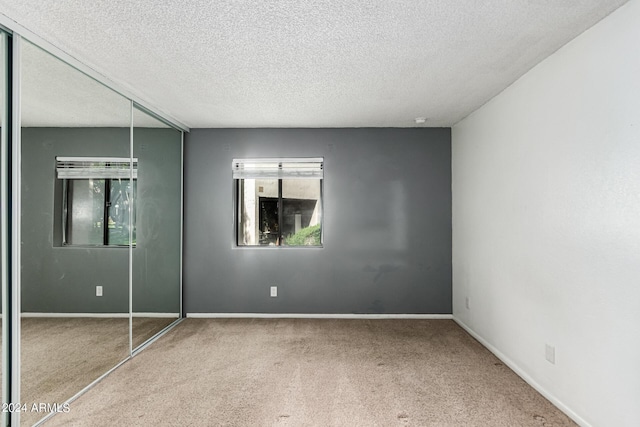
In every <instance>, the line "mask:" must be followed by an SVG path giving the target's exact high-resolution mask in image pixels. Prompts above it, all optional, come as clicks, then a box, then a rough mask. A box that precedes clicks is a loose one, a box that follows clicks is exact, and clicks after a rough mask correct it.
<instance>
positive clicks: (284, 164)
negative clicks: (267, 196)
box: [232, 157, 324, 179]
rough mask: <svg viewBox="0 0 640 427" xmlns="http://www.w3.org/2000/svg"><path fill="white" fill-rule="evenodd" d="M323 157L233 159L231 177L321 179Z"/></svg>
mask: <svg viewBox="0 0 640 427" xmlns="http://www.w3.org/2000/svg"><path fill="white" fill-rule="evenodd" d="M323 164H324V159H323V158H322V157H315V158H286V159H233V163H232V173H233V179H286V178H297V179H322V178H323V177H324V165H323Z"/></svg>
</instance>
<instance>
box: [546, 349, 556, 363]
mask: <svg viewBox="0 0 640 427" xmlns="http://www.w3.org/2000/svg"><path fill="white" fill-rule="evenodd" d="M544 354H545V358H546V359H547V361H548V362H549V363H551V364H553V365H555V364H556V348H555V347H554V346H552V345H549V344H547V345H546V347H545V352H544Z"/></svg>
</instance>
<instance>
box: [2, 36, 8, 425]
mask: <svg viewBox="0 0 640 427" xmlns="http://www.w3.org/2000/svg"><path fill="white" fill-rule="evenodd" d="M7 48H8V36H7V34H6V33H5V32H4V31H2V30H0V158H1V159H2V160H1V166H0V170H1V171H2V176H1V177H0V193H1V194H2V197H1V198H2V200H1V201H0V205H2V210H1V211H0V218H1V221H0V223H1V224H2V226H1V227H0V241H1V242H2V246H1V248H0V254H1V257H2V258H1V261H2V290H1V294H2V296H1V297H0V298H1V301H0V310H1V313H0V315H1V317H0V322H2V323H1V326H0V334H1V339H0V341H1V342H2V366H0V384H1V386H0V387H2V392H1V394H2V403H7V396H8V394H7V391H8V387H9V384H5V383H4V381H5V380H6V379H7V377H8V376H7V375H5V369H7V361H8V357H7V351H8V345H7V343H6V342H5V341H6V339H7V337H8V336H9V334H8V333H7V330H5V329H8V322H7V320H6V319H5V316H6V314H7V312H8V310H7V305H6V304H7V290H8V286H9V270H8V266H9V239H8V234H9V225H8V224H9V223H8V221H9V217H8V214H9V212H8V209H7V206H9V203H8V197H9V191H8V190H9V176H8V174H9V167H8V166H9V164H8V162H9V159H8V153H9V147H8V143H9V134H8V126H7V123H8V114H7V113H8V110H9V105H8V97H7V87H8V82H7V76H8V73H7V66H8V64H9V61H8V56H7V52H8V49H7ZM5 417H6V413H2V417H1V418H0V419H1V420H2V425H7V423H6V421H5Z"/></svg>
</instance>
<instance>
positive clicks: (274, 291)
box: [271, 286, 278, 297]
mask: <svg viewBox="0 0 640 427" xmlns="http://www.w3.org/2000/svg"><path fill="white" fill-rule="evenodd" d="M271 296H272V297H277V296H278V287H277V286H272V287H271Z"/></svg>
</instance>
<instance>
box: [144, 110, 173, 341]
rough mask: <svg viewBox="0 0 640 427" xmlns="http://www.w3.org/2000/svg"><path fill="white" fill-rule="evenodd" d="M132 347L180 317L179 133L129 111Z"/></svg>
mask: <svg viewBox="0 0 640 427" xmlns="http://www.w3.org/2000/svg"><path fill="white" fill-rule="evenodd" d="M133 155H134V157H135V158H137V159H138V180H137V187H136V190H137V191H136V206H137V210H136V247H135V248H134V249H133V283H132V295H133V297H132V304H133V329H132V340H133V348H136V347H138V346H139V345H141V344H143V343H144V342H145V341H147V340H148V339H149V338H151V337H153V336H154V335H155V334H157V333H158V332H160V331H161V330H162V329H164V328H165V327H166V326H168V325H169V324H171V323H172V322H173V321H175V320H176V319H177V318H178V317H180V305H181V302H180V287H181V285H180V278H181V262H180V257H181V247H180V241H181V228H182V226H181V213H182V207H181V204H182V202H181V199H182V132H180V131H178V130H176V129H174V128H171V127H169V126H167V125H166V124H164V123H163V122H160V121H159V120H157V119H155V118H153V117H151V116H150V115H148V114H146V113H145V112H143V111H141V110H140V109H138V108H134V109H133Z"/></svg>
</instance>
